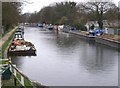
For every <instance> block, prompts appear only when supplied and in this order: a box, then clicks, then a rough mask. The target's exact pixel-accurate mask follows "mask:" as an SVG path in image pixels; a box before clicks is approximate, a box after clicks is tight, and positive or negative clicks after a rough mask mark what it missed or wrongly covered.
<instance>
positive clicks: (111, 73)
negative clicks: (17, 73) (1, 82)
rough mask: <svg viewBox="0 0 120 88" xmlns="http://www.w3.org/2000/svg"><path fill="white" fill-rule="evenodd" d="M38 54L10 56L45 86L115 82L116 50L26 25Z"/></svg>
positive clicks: (93, 84) (104, 84)
mask: <svg viewBox="0 0 120 88" xmlns="http://www.w3.org/2000/svg"><path fill="white" fill-rule="evenodd" d="M24 37H25V40H28V41H30V42H32V43H33V44H34V45H35V47H36V49H37V56H17V57H12V62H13V63H14V64H16V65H17V67H18V68H19V69H20V70H21V71H22V72H23V73H24V74H25V75H27V76H28V77H29V78H30V79H32V80H36V81H38V82H40V83H42V84H44V85H47V86H117V85H118V53H119V52H118V51H117V50H115V49H113V48H110V47H107V46H104V45H99V44H96V43H94V42H92V41H91V42H88V41H87V40H82V39H80V38H79V36H76V35H72V34H68V33H62V32H60V33H59V34H56V33H55V32H52V31H43V29H42V28H34V27H26V28H25V35H24Z"/></svg>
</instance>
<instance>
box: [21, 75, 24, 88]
mask: <svg viewBox="0 0 120 88" xmlns="http://www.w3.org/2000/svg"><path fill="white" fill-rule="evenodd" d="M21 84H22V86H24V77H23V76H22V75H21Z"/></svg>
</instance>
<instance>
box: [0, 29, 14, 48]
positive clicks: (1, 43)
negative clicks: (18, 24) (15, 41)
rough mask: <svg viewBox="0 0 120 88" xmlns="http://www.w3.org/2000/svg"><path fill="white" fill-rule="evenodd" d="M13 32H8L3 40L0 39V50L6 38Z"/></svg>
mask: <svg viewBox="0 0 120 88" xmlns="http://www.w3.org/2000/svg"><path fill="white" fill-rule="evenodd" d="M14 31H15V29H13V30H11V31H10V32H8V33H7V34H6V35H5V36H4V37H3V38H1V39H0V48H1V47H2V45H3V44H4V43H5V41H7V40H8V38H9V37H10V35H11V34H12V33H13V32H14Z"/></svg>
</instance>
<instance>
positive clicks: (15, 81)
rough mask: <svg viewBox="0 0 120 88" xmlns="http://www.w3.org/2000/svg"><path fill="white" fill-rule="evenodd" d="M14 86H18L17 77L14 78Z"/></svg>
mask: <svg viewBox="0 0 120 88" xmlns="http://www.w3.org/2000/svg"><path fill="white" fill-rule="evenodd" d="M14 84H15V86H17V80H16V78H15V77H14Z"/></svg>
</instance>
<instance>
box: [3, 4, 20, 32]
mask: <svg viewBox="0 0 120 88" xmlns="http://www.w3.org/2000/svg"><path fill="white" fill-rule="evenodd" d="M21 5H22V4H21V3H20V2H2V26H3V29H4V32H6V31H8V30H9V29H11V28H13V27H14V26H15V25H18V23H19V21H20V15H21Z"/></svg>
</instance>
